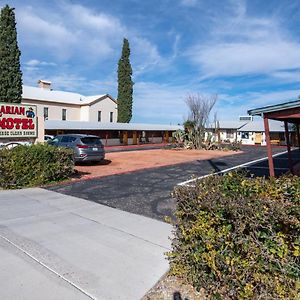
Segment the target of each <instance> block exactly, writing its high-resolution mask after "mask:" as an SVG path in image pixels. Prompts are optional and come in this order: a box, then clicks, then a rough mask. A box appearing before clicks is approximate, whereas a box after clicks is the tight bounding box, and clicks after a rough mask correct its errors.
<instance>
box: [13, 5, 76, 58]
mask: <svg viewBox="0 0 300 300" xmlns="http://www.w3.org/2000/svg"><path fill="white" fill-rule="evenodd" d="M50 15H51V14H50V13H49V16H50ZM16 18H17V22H18V28H19V36H20V37H21V39H22V40H23V42H24V43H25V44H27V45H30V46H31V47H37V48H43V49H47V51H49V52H51V51H54V52H55V53H56V55H57V57H63V58H66V57H69V49H70V48H71V47H74V46H75V45H76V42H77V37H76V33H75V32H72V31H70V30H68V29H67V28H66V27H65V26H64V25H63V24H61V23H57V22H51V21H50V20H45V19H42V18H41V17H40V16H39V15H38V14H37V12H36V11H35V10H34V9H33V8H31V7H27V8H23V9H19V10H18V11H17V13H16Z"/></svg>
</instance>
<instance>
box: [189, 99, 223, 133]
mask: <svg viewBox="0 0 300 300" xmlns="http://www.w3.org/2000/svg"><path fill="white" fill-rule="evenodd" d="M217 99H218V95H209V96H206V95H202V94H190V95H188V96H187V98H186V99H185V103H186V105H187V106H188V109H189V115H188V119H189V120H190V121H193V122H194V123H195V127H196V129H198V130H203V129H204V128H205V126H206V125H207V123H208V119H209V115H210V113H211V111H212V109H213V107H214V105H215V104H216V102H217Z"/></svg>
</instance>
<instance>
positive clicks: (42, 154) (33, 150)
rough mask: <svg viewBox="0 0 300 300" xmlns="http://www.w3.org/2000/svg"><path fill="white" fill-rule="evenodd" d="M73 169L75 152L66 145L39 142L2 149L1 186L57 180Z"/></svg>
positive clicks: (21, 185) (0, 162) (66, 175)
mask: <svg viewBox="0 0 300 300" xmlns="http://www.w3.org/2000/svg"><path fill="white" fill-rule="evenodd" d="M73 172H74V162H73V152H72V150H69V149H66V148H57V147H53V146H49V145H47V144H45V145H44V144H37V145H31V146H17V147H15V148H12V149H1V150H0V187H1V188H21V187H26V186H35V185H41V184H46V183H50V182H56V181H60V180H63V179H66V178H68V177H69V176H70V175H71V174H72V173H73Z"/></svg>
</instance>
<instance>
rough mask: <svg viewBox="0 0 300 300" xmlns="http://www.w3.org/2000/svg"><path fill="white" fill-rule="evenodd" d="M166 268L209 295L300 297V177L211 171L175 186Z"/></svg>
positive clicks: (217, 296)
mask: <svg viewBox="0 0 300 300" xmlns="http://www.w3.org/2000/svg"><path fill="white" fill-rule="evenodd" d="M174 197H175V198H176V200H177V211H176V216H177V224H176V227H175V238H174V240H173V245H172V248H173V250H172V251H171V252H170V253H168V257H169V261H170V264H171V273H172V274H174V275H177V276H180V277H182V278H184V279H185V280H186V281H187V282H189V283H191V284H192V285H193V286H194V287H196V288H197V289H201V288H204V289H206V291H207V293H208V295H209V296H210V297H211V298H212V299H300V178H299V177H296V176H295V177H292V176H283V177H280V178H277V179H274V178H272V179H265V178H248V177H246V176H245V174H240V173H229V174H226V175H224V176H218V175H214V176H210V177H207V178H205V179H203V180H199V181H197V182H196V184H195V186H193V187H190V186H182V187H178V188H176V189H175V191H174Z"/></svg>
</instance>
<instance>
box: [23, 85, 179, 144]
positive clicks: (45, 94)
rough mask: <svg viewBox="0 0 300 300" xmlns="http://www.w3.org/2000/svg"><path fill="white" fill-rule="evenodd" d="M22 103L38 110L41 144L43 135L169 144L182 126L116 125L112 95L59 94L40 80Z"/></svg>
mask: <svg viewBox="0 0 300 300" xmlns="http://www.w3.org/2000/svg"><path fill="white" fill-rule="evenodd" d="M22 104H23V105H29V106H30V105H32V106H36V108H37V117H38V128H39V134H38V141H42V140H44V134H49V135H56V134H64V133H83V134H93V135H97V136H99V137H100V138H102V140H103V142H104V143H105V145H118V144H120V143H121V142H120V140H122V144H124V145H127V144H139V143H140V142H149V143H162V142H170V141H171V137H172V133H173V132H174V131H176V130H178V129H181V128H182V126H178V125H175V126H172V125H160V124H155V125H153V124H137V123H129V124H127V123H117V117H118V110H117V108H118V107H117V101H116V100H115V99H114V98H113V97H112V96H110V95H109V94H103V95H94V96H84V95H81V94H78V93H72V92H65V91H56V90H53V89H52V87H51V82H49V81H45V80H39V81H38V86H36V87H32V86H23V94H22Z"/></svg>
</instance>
